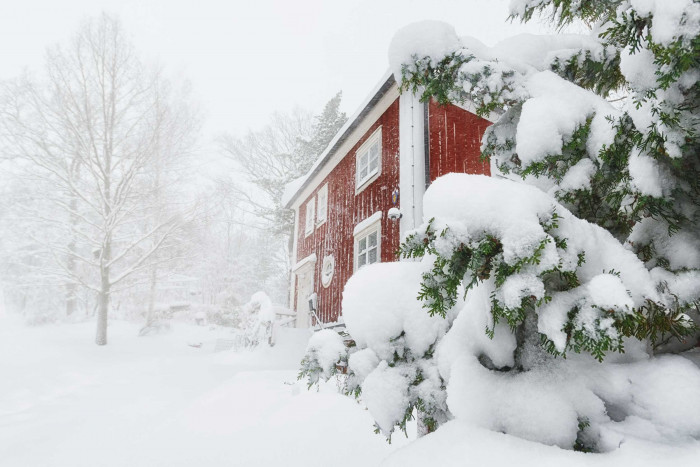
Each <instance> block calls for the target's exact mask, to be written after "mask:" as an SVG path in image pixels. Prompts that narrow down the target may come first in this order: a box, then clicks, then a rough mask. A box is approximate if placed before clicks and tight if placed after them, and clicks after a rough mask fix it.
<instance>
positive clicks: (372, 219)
mask: <svg viewBox="0 0 700 467" xmlns="http://www.w3.org/2000/svg"><path fill="white" fill-rule="evenodd" d="M380 220H382V211H377V212H375V213H374V214H372V215H371V216H369V217H368V218H367V219H365V220H363V221H362V222H360V223H359V224H357V225H356V226H355V228H354V229H353V230H352V235H353V236H356V235H357V234H359V233H362V231H363V230H367V229H368V228H370V227H372V226H373V225H374V224H376V223H377V222H379V221H380Z"/></svg>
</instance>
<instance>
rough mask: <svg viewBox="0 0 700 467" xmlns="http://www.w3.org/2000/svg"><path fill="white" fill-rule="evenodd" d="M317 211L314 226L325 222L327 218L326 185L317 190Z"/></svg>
mask: <svg viewBox="0 0 700 467" xmlns="http://www.w3.org/2000/svg"><path fill="white" fill-rule="evenodd" d="M316 197H317V198H318V203H317V204H318V209H317V213H316V225H317V226H318V225H321V224H323V223H324V222H326V217H327V216H328V183H326V184H325V185H323V187H322V188H321V189H320V190H318V195H316Z"/></svg>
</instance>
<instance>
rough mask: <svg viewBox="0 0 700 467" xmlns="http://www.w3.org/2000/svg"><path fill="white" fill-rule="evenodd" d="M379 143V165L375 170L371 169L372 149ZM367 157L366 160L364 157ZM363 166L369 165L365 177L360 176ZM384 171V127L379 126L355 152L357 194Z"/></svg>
mask: <svg viewBox="0 0 700 467" xmlns="http://www.w3.org/2000/svg"><path fill="white" fill-rule="evenodd" d="M375 144H378V145H379V148H378V149H379V151H378V155H377V167H376V168H375V169H374V170H371V169H370V165H371V159H370V150H371V149H372V147H373V146H374V145H375ZM365 157H366V162H364V160H363V159H365ZM362 166H366V167H367V173H366V174H365V176H364V177H362V178H361V177H360V174H361V172H362ZM381 173H382V127H381V126H380V127H379V128H377V129H376V130H375V131H374V133H372V134H371V135H370V137H369V138H367V141H365V142H364V143H362V146H360V147H359V149H358V150H357V152H355V194H357V193H359V192H361V191H362V190H364V189H365V188H366V187H367V186H368V185H369V184H370V183H372V182H373V181H375V180H376V179H377V178H378V177H379V176H380V175H381Z"/></svg>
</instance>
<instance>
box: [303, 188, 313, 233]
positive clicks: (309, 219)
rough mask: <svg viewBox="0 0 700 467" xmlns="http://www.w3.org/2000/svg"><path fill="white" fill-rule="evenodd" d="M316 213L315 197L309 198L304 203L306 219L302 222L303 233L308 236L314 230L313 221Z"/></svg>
mask: <svg viewBox="0 0 700 467" xmlns="http://www.w3.org/2000/svg"><path fill="white" fill-rule="evenodd" d="M315 215H316V198H315V197H314V198H311V199H310V200H309V201H308V202H307V203H306V219H305V223H304V235H305V236H306V237H308V236H309V235H311V234H312V233H313V231H314V223H315V222H314V221H315Z"/></svg>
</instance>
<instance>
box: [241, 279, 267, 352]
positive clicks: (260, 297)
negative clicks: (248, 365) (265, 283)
mask: <svg viewBox="0 0 700 467" xmlns="http://www.w3.org/2000/svg"><path fill="white" fill-rule="evenodd" d="M238 318H239V323H240V324H239V327H240V329H241V330H242V331H243V335H244V340H245V345H246V347H256V346H257V345H259V344H267V343H269V339H270V336H271V332H272V325H273V322H274V320H275V311H274V306H273V304H272V300H270V297H268V295H267V294H266V293H265V292H262V291H260V292H255V293H254V294H253V295H251V297H250V300H248V302H247V303H245V304H244V305H243V306H242V307H241V309H240V311H239V314H238Z"/></svg>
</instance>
